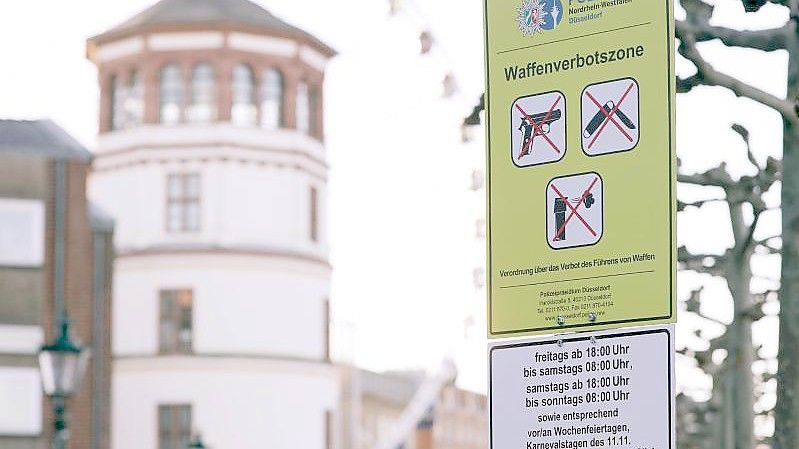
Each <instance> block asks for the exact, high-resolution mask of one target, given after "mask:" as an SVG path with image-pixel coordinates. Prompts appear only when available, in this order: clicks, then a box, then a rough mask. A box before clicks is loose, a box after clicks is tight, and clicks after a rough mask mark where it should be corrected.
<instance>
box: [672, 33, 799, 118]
mask: <svg viewBox="0 0 799 449" xmlns="http://www.w3.org/2000/svg"><path fill="white" fill-rule="evenodd" d="M677 37H678V38H679V39H680V42H681V43H680V46H679V49H678V51H679V52H680V54H681V55H682V56H683V57H685V58H686V59H688V60H689V61H691V63H693V64H694V66H696V70H697V73H696V75H694V77H695V78H696V79H695V80H694V81H692V82H693V83H696V82H701V84H703V85H705V86H719V87H724V88H727V89H728V90H730V91H731V92H732V93H734V94H735V95H736V96H738V97H743V98H748V99H750V100H753V101H756V102H758V103H761V104H763V105H765V106H768V107H770V108H772V109H774V110H776V111H777V112H779V113H780V114H782V116H783V117H784V118H785V119H786V120H788V121H790V122H792V123H794V124H799V120H798V119H797V116H796V112H795V110H794V104H793V103H791V102H789V101H787V100H783V99H781V98H779V97H776V96H774V95H772V94H770V93H768V92H766V91H764V90H761V89H758V88H756V87H754V86H752V85H750V84H746V83H744V82H743V81H741V80H739V79H737V78H734V77H732V76H730V75H727V74H726V73H722V72H719V71H717V70H716V69H715V68H713V66H712V65H711V64H710V63H708V62H707V61H706V60H705V59H704V58H703V57H702V54H701V53H700V52H699V50H698V49H697V48H696V42H697V41H696V37H695V36H694V35H693V33H691V32H688V31H686V30H685V29H684V28H683V29H681V28H680V27H677ZM680 83H681V84H686V81H685V80H682V81H681V82H680Z"/></svg>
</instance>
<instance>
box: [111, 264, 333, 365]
mask: <svg viewBox="0 0 799 449" xmlns="http://www.w3.org/2000/svg"><path fill="white" fill-rule="evenodd" d="M115 270H116V271H115V273H116V276H115V279H114V307H113V329H114V339H113V345H114V354H115V355H117V356H132V355H155V354H157V353H158V319H159V309H158V302H159V291H160V290H164V289H184V288H186V289H191V290H193V294H194V299H193V301H194V302H193V314H194V316H193V320H194V323H193V329H194V330H193V333H194V334H193V341H194V352H195V353H197V354H226V355H257V356H275V357H288V358H299V359H310V360H322V359H324V358H325V356H326V352H327V336H326V333H325V330H326V320H327V309H326V304H325V303H326V301H327V299H328V298H327V296H328V277H329V269H328V268H327V267H325V266H321V265H319V264H317V263H314V262H302V261H293V260H290V259H285V258H280V257H274V258H270V257H265V256H248V255H234V254H228V255H225V254H185V255H153V256H141V257H123V258H121V259H119V260H117V262H116V268H115Z"/></svg>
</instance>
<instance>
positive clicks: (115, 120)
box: [111, 70, 144, 130]
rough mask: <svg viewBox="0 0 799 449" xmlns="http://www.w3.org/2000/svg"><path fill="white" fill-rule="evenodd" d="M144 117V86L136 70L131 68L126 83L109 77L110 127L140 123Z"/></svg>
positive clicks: (130, 125) (122, 127) (115, 77)
mask: <svg viewBox="0 0 799 449" xmlns="http://www.w3.org/2000/svg"><path fill="white" fill-rule="evenodd" d="M143 118H144V86H143V84H142V78H141V75H140V74H139V72H138V71H136V70H131V71H130V73H129V74H128V80H127V83H125V82H124V81H123V80H122V78H120V77H119V76H116V75H114V76H113V77H111V129H112V130H118V129H125V128H130V127H132V126H136V125H140V124H141V123H142V121H143Z"/></svg>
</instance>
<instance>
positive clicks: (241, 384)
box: [112, 357, 339, 449]
mask: <svg viewBox="0 0 799 449" xmlns="http://www.w3.org/2000/svg"><path fill="white" fill-rule="evenodd" d="M148 362H149V361H148V360H139V359H128V360H125V359H122V360H117V362H116V363H115V370H114V381H113V395H114V401H115V403H116V404H124V407H119V406H117V407H115V409H114V415H113V422H112V426H113V428H114V434H113V447H114V448H115V449H155V448H157V447H158V439H157V437H158V435H157V425H156V423H157V422H158V421H157V416H158V415H157V413H158V406H159V405H160V404H167V405H168V404H185V405H191V407H192V424H193V427H194V431H196V432H200V433H202V437H203V441H204V442H205V443H206V444H207V445H208V446H209V447H213V448H219V449H226V448H230V449H263V448H270V449H297V448H303V449H326V448H327V446H326V444H327V441H326V433H327V432H326V427H325V421H326V413H327V412H328V411H332V412H333V413H335V410H336V408H337V404H338V402H339V397H338V394H339V393H338V382H339V380H338V374H337V372H336V371H335V369H334V368H333V367H331V366H329V365H321V364H292V363H286V362H272V361H268V360H250V359H227V358H217V359H214V358H201V357H182V358H181V357H175V358H161V359H159V361H158V365H157V369H152V367H153V366H154V365H153V364H151V363H148ZM333 443H334V444H333V446H332V447H333V448H337V447H339V446H338V444H337V442H336V441H333Z"/></svg>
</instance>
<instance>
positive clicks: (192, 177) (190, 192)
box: [166, 173, 200, 232]
mask: <svg viewBox="0 0 799 449" xmlns="http://www.w3.org/2000/svg"><path fill="white" fill-rule="evenodd" d="M166 194H167V204H166V228H167V231H169V232H192V231H199V230H200V175H199V174H197V173H180V174H170V175H169V176H168V178H167V192H166Z"/></svg>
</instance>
